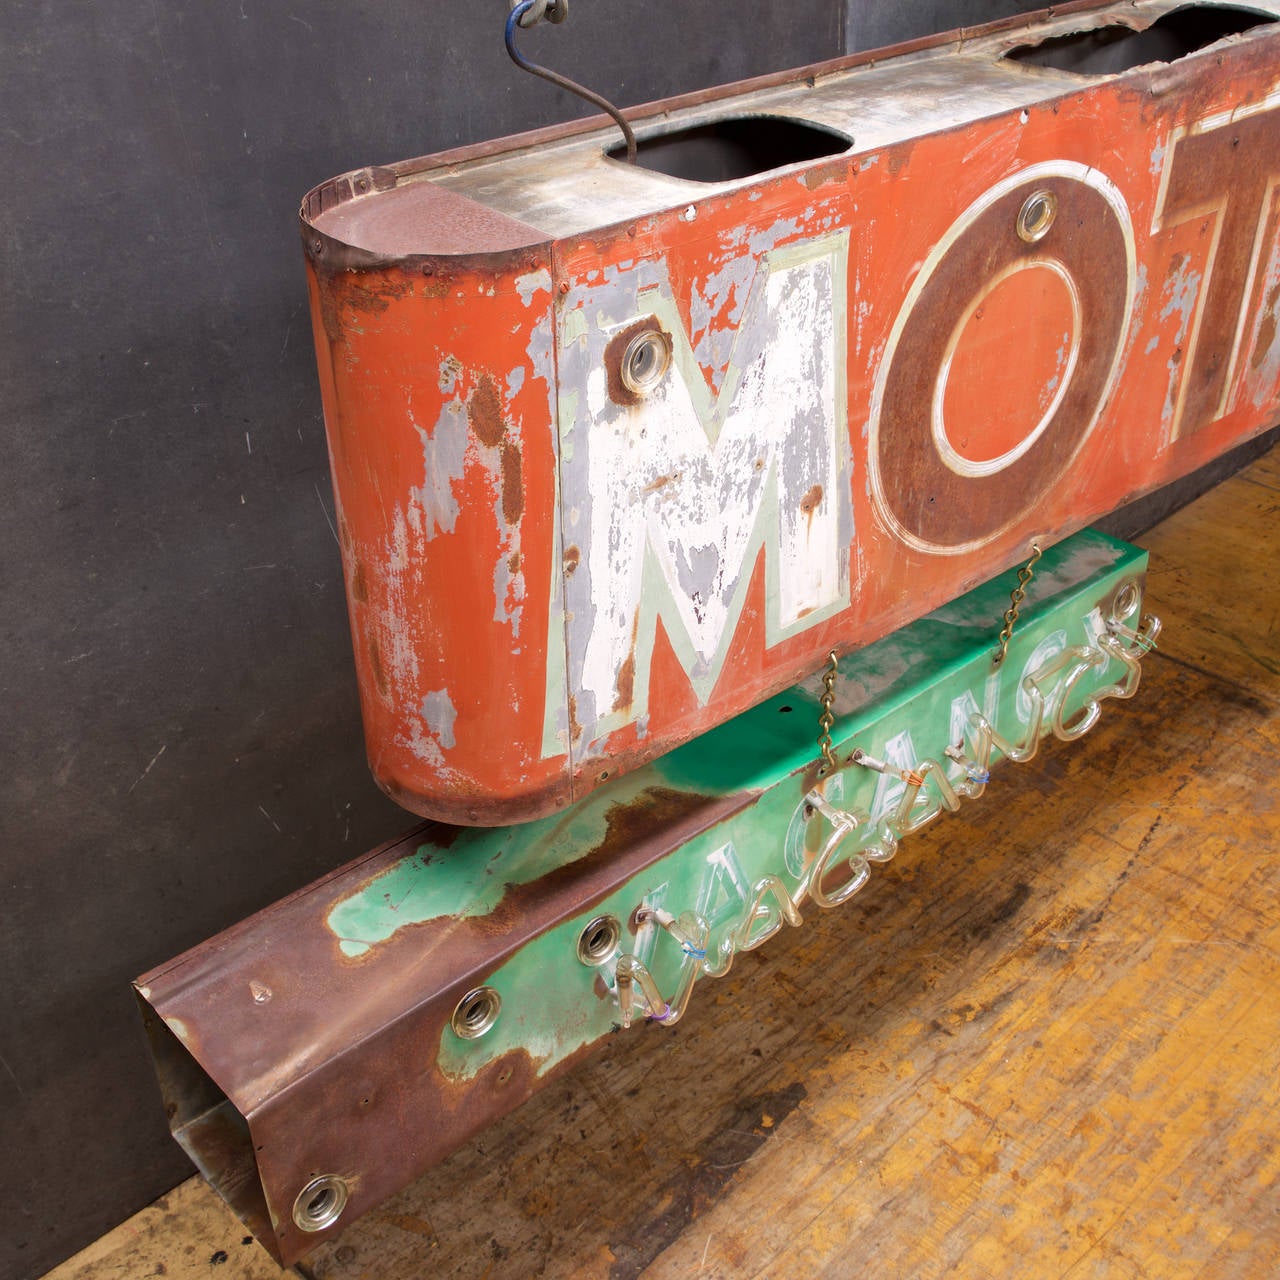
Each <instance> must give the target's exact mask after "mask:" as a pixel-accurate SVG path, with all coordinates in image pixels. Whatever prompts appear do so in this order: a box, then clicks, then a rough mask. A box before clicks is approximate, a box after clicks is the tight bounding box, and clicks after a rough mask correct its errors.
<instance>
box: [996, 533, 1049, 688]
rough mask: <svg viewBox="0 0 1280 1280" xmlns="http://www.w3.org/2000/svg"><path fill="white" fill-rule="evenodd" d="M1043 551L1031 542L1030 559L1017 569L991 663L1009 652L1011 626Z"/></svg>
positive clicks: (1002, 658) (999, 660) (1011, 635)
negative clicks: (1016, 580) (1015, 579)
mask: <svg viewBox="0 0 1280 1280" xmlns="http://www.w3.org/2000/svg"><path fill="white" fill-rule="evenodd" d="M1042 554H1043V552H1041V550H1040V544H1039V543H1038V542H1033V543H1032V544H1031V559H1030V560H1028V561H1027V563H1026V564H1024V565H1023V566H1022V568H1021V569H1019V570H1018V585H1017V586H1016V587H1014V589H1013V590H1012V591H1011V592H1010V593H1009V607H1008V608H1007V609H1006V610H1005V611H1004V627H1003V629H1002V630H1001V632H1000V641H999V643H998V644H997V646H996V651H995V655H994V658H993V665H994V666H997V667H998V666H999V665H1000V664H1001V663H1002V662H1003V661H1004V660H1005V657H1006V655H1007V654H1008V652H1009V641H1010V640H1012V639H1013V628H1014V625H1015V624H1016V623H1017V621H1018V610H1019V609H1021V607H1022V602H1023V600H1025V599H1026V597H1027V587H1028V585H1029V584H1030V582H1031V579H1032V578H1033V577H1034V576H1035V564H1036V561H1037V560H1039V559H1040V557H1041V555H1042Z"/></svg>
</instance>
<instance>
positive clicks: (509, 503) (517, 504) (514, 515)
mask: <svg viewBox="0 0 1280 1280" xmlns="http://www.w3.org/2000/svg"><path fill="white" fill-rule="evenodd" d="M499 457H500V458H501V461H502V518H503V519H504V520H505V521H506V522H507V525H508V526H511V525H514V524H517V523H519V520H520V516H521V515H522V514H523V512H524V487H523V484H522V481H521V470H520V446H519V445H517V444H512V442H511V441H510V440H506V439H504V440H503V442H502V444H501V446H500V447H499Z"/></svg>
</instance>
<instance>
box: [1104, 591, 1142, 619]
mask: <svg viewBox="0 0 1280 1280" xmlns="http://www.w3.org/2000/svg"><path fill="white" fill-rule="evenodd" d="M1141 605H1142V597H1141V596H1140V595H1139V593H1138V584H1137V583H1136V582H1126V583H1124V584H1123V585H1122V586H1121V587H1120V590H1119V591H1117V592H1116V594H1115V598H1114V599H1113V600H1112V601H1111V616H1112V618H1114V619H1115V621H1116V622H1125V621H1127V620H1128V619H1129V618H1132V617H1133V615H1134V614H1135V613H1137V612H1138V609H1139V608H1140V607H1141Z"/></svg>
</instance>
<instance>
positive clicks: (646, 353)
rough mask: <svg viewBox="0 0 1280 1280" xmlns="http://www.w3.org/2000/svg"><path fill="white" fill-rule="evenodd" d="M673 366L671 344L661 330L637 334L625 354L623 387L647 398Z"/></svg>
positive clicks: (623, 359)
mask: <svg viewBox="0 0 1280 1280" xmlns="http://www.w3.org/2000/svg"><path fill="white" fill-rule="evenodd" d="M670 363H671V344H670V343H669V342H668V341H667V335H666V334H665V333H662V332H661V331H660V330H658V329H646V330H644V332H643V333H637V334H636V336H635V337H634V338H632V339H631V341H630V342H628V343H627V349H626V350H625V351H624V352H623V353H622V370H621V372H622V385H623V386H624V387H626V389H627V390H628V391H630V392H631V393H632V394H633V395H637V396H644V395H648V394H649V392H650V391H652V390H653V389H654V388H655V387H656V386H657V385H658V383H660V382H661V381H662V378H663V375H664V374H665V373H666V372H667V366H668V365H669V364H670Z"/></svg>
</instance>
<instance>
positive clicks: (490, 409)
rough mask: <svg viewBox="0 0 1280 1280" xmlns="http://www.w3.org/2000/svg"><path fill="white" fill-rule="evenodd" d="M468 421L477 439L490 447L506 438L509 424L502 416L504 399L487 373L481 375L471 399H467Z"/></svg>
mask: <svg viewBox="0 0 1280 1280" xmlns="http://www.w3.org/2000/svg"><path fill="white" fill-rule="evenodd" d="M467 422H468V423H470V425H471V430H472V431H474V432H475V435H476V439H477V440H479V441H480V443H481V444H484V445H488V446H489V447H490V448H496V447H497V446H498V445H500V444H501V443H502V442H503V441H504V440H505V439H506V436H507V424H506V422H505V421H503V417H502V400H501V398H500V397H499V395H498V388H497V387H496V386H495V385H494V382H493V379H492V378H491V377H489V375H488V374H487V373H486V374H482V375H481V377H480V379H479V381H478V382H477V383H476V389H475V390H474V391H473V392H472V393H471V399H470V400H468V401H467Z"/></svg>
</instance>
